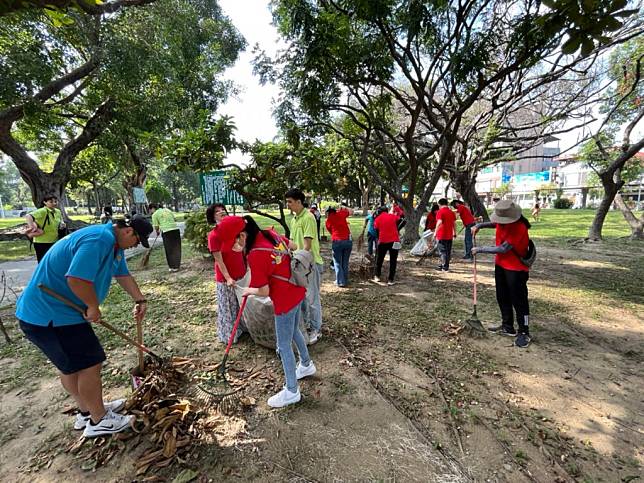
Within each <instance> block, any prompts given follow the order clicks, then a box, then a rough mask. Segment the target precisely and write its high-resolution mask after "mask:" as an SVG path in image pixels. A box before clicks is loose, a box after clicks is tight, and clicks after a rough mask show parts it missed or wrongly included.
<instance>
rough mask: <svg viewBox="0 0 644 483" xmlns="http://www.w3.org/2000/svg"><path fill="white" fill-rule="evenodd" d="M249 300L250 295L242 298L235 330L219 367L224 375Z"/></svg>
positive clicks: (234, 326)
mask: <svg viewBox="0 0 644 483" xmlns="http://www.w3.org/2000/svg"><path fill="white" fill-rule="evenodd" d="M247 300H248V295H244V296H243V297H242V303H241V306H240V307H239V312H237V318H236V319H235V324H234V325H233V330H232V332H231V333H230V337H229V338H228V345H227V346H226V351H225V352H224V358H223V360H222V361H221V365H220V366H219V372H220V373H222V374H223V373H224V372H225V371H226V360H227V359H228V353H229V352H230V348H231V347H232V346H233V341H234V340H235V334H237V328H238V327H239V321H240V320H241V316H242V314H243V313H244V309H245V308H246V301H247Z"/></svg>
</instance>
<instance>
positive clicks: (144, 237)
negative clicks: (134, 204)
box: [129, 215, 153, 248]
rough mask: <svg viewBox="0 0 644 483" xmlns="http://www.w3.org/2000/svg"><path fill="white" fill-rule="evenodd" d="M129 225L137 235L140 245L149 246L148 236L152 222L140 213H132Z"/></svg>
mask: <svg viewBox="0 0 644 483" xmlns="http://www.w3.org/2000/svg"><path fill="white" fill-rule="evenodd" d="M129 226H131V227H132V228H134V231H135V232H136V234H137V235H138V236H139V241H140V242H141V245H143V246H144V247H145V248H150V243H149V242H148V237H149V236H150V233H152V230H153V228H152V224H151V223H150V222H149V221H148V220H147V219H145V218H144V217H143V216H141V215H134V216H133V217H132V218H131V219H130V223H129Z"/></svg>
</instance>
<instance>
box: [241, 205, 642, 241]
mask: <svg viewBox="0 0 644 483" xmlns="http://www.w3.org/2000/svg"><path fill="white" fill-rule="evenodd" d="M530 211H531V210H524V215H525V217H526V218H528V219H529V220H530V222H531V223H532V229H531V230H530V236H531V237H533V238H535V239H541V240H543V239H549V240H552V241H565V240H567V239H571V238H584V237H586V235H587V234H588V227H589V226H590V224H591V223H592V220H593V217H594V216H595V210H556V209H548V210H541V219H540V221H539V222H536V223H535V222H533V221H532V217H531V216H530ZM270 214H271V215H276V216H277V215H278V213H277V212H270ZM638 215H641V213H639V214H638ZM253 217H254V218H255V220H257V224H258V225H259V226H260V227H261V228H267V227H270V226H274V227H275V228H276V229H277V230H278V231H279V232H282V231H283V230H282V228H281V226H279V224H278V223H277V222H276V221H273V220H271V219H269V218H266V217H263V216H259V215H253ZM289 219H290V216H287V220H289ZM325 220H326V218H324V217H323V218H322V228H323V227H324V222H325ZM349 225H350V226H351V233H352V234H353V237H354V239H357V237H358V236H359V235H360V232H361V231H362V226H363V225H364V217H361V216H352V217H350V218H349ZM458 229H459V230H460V223H459V226H458ZM323 233H326V229H324V231H323ZM602 233H603V235H604V238H606V239H615V238H619V237H624V236H628V235H630V233H631V232H630V228H629V227H628V224H627V223H626V221H625V220H624V217H623V216H622V214H621V212H619V211H610V212H609V213H608V216H607V217H606V221H605V222H604V229H603V231H602Z"/></svg>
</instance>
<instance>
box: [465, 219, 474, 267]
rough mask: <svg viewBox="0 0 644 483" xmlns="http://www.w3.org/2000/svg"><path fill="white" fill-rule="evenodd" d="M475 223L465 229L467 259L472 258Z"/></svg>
mask: <svg viewBox="0 0 644 483" xmlns="http://www.w3.org/2000/svg"><path fill="white" fill-rule="evenodd" d="M474 225H475V223H472V224H470V225H467V226H466V227H465V258H472V245H473V243H472V227H473V226H474Z"/></svg>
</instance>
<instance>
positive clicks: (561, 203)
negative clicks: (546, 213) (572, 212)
mask: <svg viewBox="0 0 644 483" xmlns="http://www.w3.org/2000/svg"><path fill="white" fill-rule="evenodd" d="M571 206H572V200H569V199H568V198H557V199H556V200H555V202H554V207H555V208H557V209H560V210H567V209H568V208H570V207H571Z"/></svg>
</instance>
